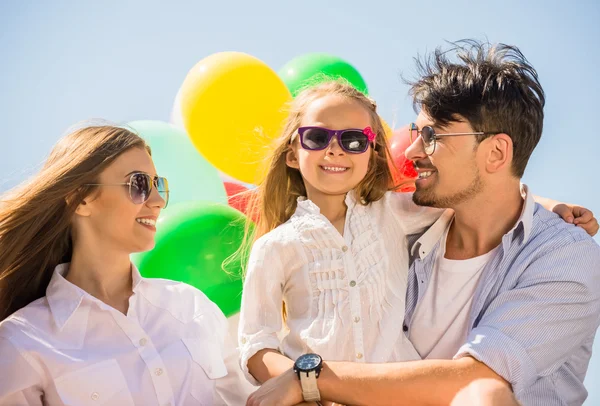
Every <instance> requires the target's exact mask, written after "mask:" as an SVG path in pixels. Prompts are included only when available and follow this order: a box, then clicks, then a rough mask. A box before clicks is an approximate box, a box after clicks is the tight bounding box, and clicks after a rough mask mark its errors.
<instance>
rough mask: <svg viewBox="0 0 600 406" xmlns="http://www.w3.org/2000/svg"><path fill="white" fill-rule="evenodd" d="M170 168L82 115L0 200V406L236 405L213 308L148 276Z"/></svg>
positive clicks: (244, 390) (232, 359)
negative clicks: (133, 257)
mask: <svg viewBox="0 0 600 406" xmlns="http://www.w3.org/2000/svg"><path fill="white" fill-rule="evenodd" d="M168 196H169V190H168V185H167V181H166V179H164V178H162V177H159V176H157V174H156V169H155V168H154V164H153V163H152V158H151V157H150V149H149V148H148V147H147V146H146V144H145V143H144V141H143V140H142V139H141V138H140V137H138V136H137V135H136V134H134V133H132V132H130V131H128V130H127V129H125V128H120V127H112V126H96V127H87V128H83V129H80V130H78V131H75V132H73V133H71V134H69V135H68V136H66V137H65V138H64V139H62V140H61V141H60V142H59V143H58V144H57V146H56V147H55V148H54V150H53V151H52V154H51V155H50V158H49V159H48V161H47V163H46V165H45V166H44V168H43V169H42V171H41V172H40V173H39V174H38V175H37V176H35V177H34V178H33V179H32V180H31V181H30V182H29V183H27V184H24V185H23V186H22V187H20V188H18V189H16V190H15V191H14V192H13V193H11V194H7V195H5V196H2V206H1V207H0V366H1V368H0V404H1V405H62V404H67V405H109V404H110V405H134V404H135V405H158V404H160V405H196V404H202V405H212V404H218V405H225V404H226V405H243V404H245V403H246V398H247V397H248V395H249V393H250V390H251V389H252V387H251V385H250V384H248V382H246V380H245V379H244V378H243V376H242V374H241V371H240V370H239V366H238V354H237V352H236V351H235V348H234V347H233V345H228V339H227V322H226V320H225V317H224V316H223V313H221V311H220V310H219V308H218V307H217V306H216V305H215V304H214V303H212V302H211V301H210V300H208V299H207V298H206V296H205V295H204V294H202V293H201V292H200V291H198V290H197V289H195V288H193V287H191V286H188V285H186V284H183V283H178V282H173V281H167V280H161V279H146V278H143V277H141V275H140V273H139V272H138V271H137V269H135V267H134V266H132V265H131V262H130V260H129V254H131V253H132V252H140V251H146V250H149V249H152V247H153V246H154V236H155V233H156V228H155V225H156V220H157V217H158V216H159V214H160V212H161V210H162V209H163V208H165V206H166V205H167V201H168Z"/></svg>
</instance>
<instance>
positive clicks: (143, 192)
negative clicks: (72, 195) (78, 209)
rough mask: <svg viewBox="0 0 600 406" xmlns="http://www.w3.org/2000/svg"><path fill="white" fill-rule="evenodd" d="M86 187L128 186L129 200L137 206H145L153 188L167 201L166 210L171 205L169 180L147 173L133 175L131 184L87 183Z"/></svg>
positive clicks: (130, 178)
mask: <svg viewBox="0 0 600 406" xmlns="http://www.w3.org/2000/svg"><path fill="white" fill-rule="evenodd" d="M86 186H127V187H128V188H129V198H130V199H131V201H132V202H133V203H135V204H143V203H146V202H147V201H148V199H149V198H150V194H151V193H152V188H153V187H156V191H157V192H158V194H159V195H160V197H161V198H162V199H163V200H164V201H165V208H166V207H167V205H168V204H169V182H168V181H167V178H163V177H161V176H154V177H152V176H150V175H148V174H147V173H143V172H136V173H133V174H131V176H130V177H129V182H125V183H110V184H109V183H87V184H86Z"/></svg>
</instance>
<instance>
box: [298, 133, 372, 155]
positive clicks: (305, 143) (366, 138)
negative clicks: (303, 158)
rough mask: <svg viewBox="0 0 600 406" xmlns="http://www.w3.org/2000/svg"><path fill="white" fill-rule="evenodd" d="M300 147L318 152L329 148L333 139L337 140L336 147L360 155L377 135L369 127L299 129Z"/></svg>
mask: <svg viewBox="0 0 600 406" xmlns="http://www.w3.org/2000/svg"><path fill="white" fill-rule="evenodd" d="M298 134H299V135H300V145H302V148H304V149H307V150H310V151H320V150H323V149H325V148H327V147H328V146H329V144H330V143H331V139H332V138H333V137H336V138H337V142H338V145H339V146H340V147H341V148H342V149H343V150H344V151H346V152H348V153H350V154H362V153H363V152H365V151H366V150H367V149H368V148H369V144H370V143H372V142H374V141H375V138H376V137H377V134H375V133H374V132H373V130H372V129H371V127H367V128H365V129H363V130H358V129H348V130H330V129H328V128H323V127H300V128H298Z"/></svg>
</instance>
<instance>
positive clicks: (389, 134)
mask: <svg viewBox="0 0 600 406" xmlns="http://www.w3.org/2000/svg"><path fill="white" fill-rule="evenodd" d="M379 118H380V119H381V125H382V126H383V129H384V131H385V136H386V137H387V139H388V140H389V139H390V138H392V134H393V132H394V131H393V130H392V128H391V127H390V126H389V125H388V123H387V122H386V121H385V120H384V119H383V117H381V116H379Z"/></svg>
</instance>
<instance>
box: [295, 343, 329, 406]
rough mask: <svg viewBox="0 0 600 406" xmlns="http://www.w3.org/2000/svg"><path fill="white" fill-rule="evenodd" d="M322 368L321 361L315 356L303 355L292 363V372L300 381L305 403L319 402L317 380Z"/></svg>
mask: <svg viewBox="0 0 600 406" xmlns="http://www.w3.org/2000/svg"><path fill="white" fill-rule="evenodd" d="M321 368H323V359H322V358H321V357H320V356H319V355H317V354H304V355H301V356H300V357H298V359H297V360H296V362H295V363H294V372H295V373H296V374H297V375H298V379H300V385H301V386H302V397H303V398H304V401H305V402H314V401H317V400H321V394H320V393H319V387H318V386H317V378H318V377H319V375H320V374H321Z"/></svg>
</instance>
